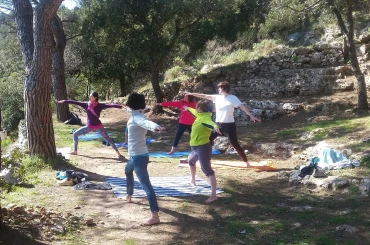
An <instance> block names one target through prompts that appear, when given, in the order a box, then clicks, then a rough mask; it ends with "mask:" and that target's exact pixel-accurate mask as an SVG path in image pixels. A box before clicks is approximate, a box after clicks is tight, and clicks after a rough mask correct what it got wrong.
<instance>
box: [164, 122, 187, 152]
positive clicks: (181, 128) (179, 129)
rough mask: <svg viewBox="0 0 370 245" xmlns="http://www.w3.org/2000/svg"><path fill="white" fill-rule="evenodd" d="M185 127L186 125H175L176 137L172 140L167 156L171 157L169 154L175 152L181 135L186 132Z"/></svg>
mask: <svg viewBox="0 0 370 245" xmlns="http://www.w3.org/2000/svg"><path fill="white" fill-rule="evenodd" d="M186 126H187V125H185V124H182V123H179V124H178V125H177V129H176V135H175V139H174V140H173V144H172V148H171V151H170V152H168V153H167V154H170V155H171V154H173V153H174V152H175V151H176V148H177V146H178V145H179V141H180V139H181V137H182V135H183V134H184V132H185V130H186Z"/></svg>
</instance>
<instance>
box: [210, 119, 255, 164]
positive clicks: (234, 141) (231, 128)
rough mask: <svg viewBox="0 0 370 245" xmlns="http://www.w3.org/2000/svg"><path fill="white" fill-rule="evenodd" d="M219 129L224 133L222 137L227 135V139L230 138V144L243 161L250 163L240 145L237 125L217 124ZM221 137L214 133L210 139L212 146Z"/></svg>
mask: <svg viewBox="0 0 370 245" xmlns="http://www.w3.org/2000/svg"><path fill="white" fill-rule="evenodd" d="M217 124H218V127H219V128H220V130H221V132H222V136H225V133H226V134H227V137H228V138H229V141H230V144H231V145H232V146H233V147H234V148H235V150H236V151H237V152H238V154H239V156H240V157H241V158H242V159H243V161H244V162H246V161H248V159H247V156H246V155H245V152H244V150H243V149H242V147H241V146H240V145H239V142H238V137H237V134H236V125H235V122H233V123H217ZM217 136H219V134H218V133H216V132H212V134H211V136H210V137H209V140H210V141H211V144H212V145H213V141H214V140H215V139H216V138H217Z"/></svg>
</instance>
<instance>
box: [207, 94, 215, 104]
mask: <svg viewBox="0 0 370 245" xmlns="http://www.w3.org/2000/svg"><path fill="white" fill-rule="evenodd" d="M208 96H209V97H211V98H212V102H213V103H216V100H217V95H208Z"/></svg>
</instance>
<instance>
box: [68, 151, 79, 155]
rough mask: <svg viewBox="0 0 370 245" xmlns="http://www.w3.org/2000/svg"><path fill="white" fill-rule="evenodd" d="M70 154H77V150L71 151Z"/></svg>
mask: <svg viewBox="0 0 370 245" xmlns="http://www.w3.org/2000/svg"><path fill="white" fill-rule="evenodd" d="M69 154H70V155H77V151H72V152H70V153H69Z"/></svg>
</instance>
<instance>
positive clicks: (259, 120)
mask: <svg viewBox="0 0 370 245" xmlns="http://www.w3.org/2000/svg"><path fill="white" fill-rule="evenodd" d="M239 108H240V109H241V110H242V111H244V112H245V113H246V114H247V115H248V116H249V117H250V118H251V120H252V121H253V122H255V121H257V122H261V119H259V118H257V117H255V116H253V115H252V113H251V112H250V111H249V110H248V108H247V107H246V106H245V105H244V104H241V105H240V106H239Z"/></svg>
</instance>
